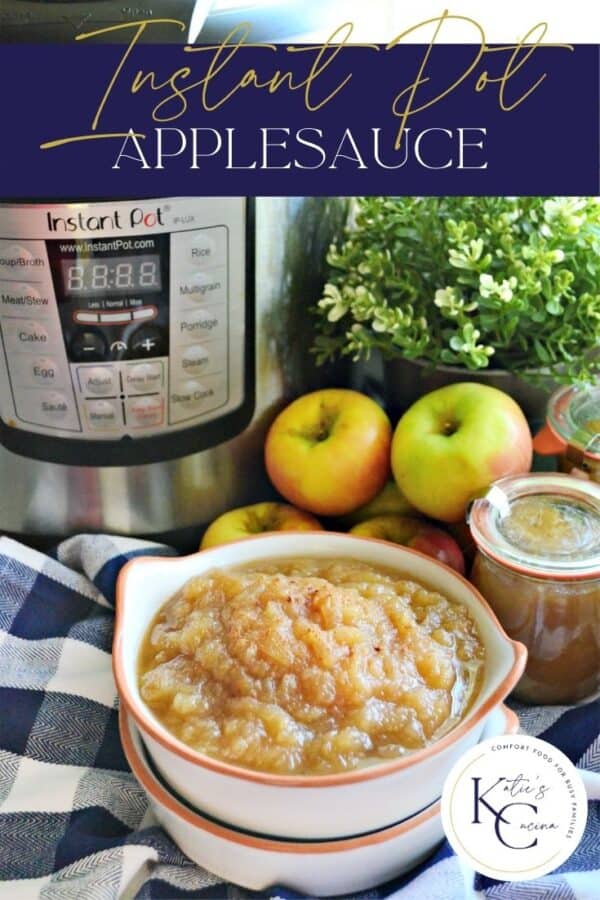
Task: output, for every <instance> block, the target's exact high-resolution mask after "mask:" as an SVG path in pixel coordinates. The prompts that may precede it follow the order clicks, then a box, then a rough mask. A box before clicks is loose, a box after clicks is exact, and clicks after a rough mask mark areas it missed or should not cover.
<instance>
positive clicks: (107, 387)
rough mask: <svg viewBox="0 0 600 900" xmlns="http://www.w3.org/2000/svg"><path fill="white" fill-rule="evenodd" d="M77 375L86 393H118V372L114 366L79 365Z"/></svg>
mask: <svg viewBox="0 0 600 900" xmlns="http://www.w3.org/2000/svg"><path fill="white" fill-rule="evenodd" d="M77 375H78V377H79V384H80V385H81V390H82V392H83V393H84V394H96V395H98V396H106V395H108V394H116V393H117V372H116V369H115V368H114V367H113V366H79V368H78V369H77Z"/></svg>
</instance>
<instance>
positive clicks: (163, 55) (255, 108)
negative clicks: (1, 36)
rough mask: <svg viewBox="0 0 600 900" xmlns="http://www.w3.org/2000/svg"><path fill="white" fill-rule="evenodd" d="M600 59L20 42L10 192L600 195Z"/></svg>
mask: <svg viewBox="0 0 600 900" xmlns="http://www.w3.org/2000/svg"><path fill="white" fill-rule="evenodd" d="M133 33H135V29H132V34H133ZM599 59H600V55H599V48H598V47H597V46H595V45H594V46H593V45H579V46H576V47H573V48H567V47H563V46H538V47H536V48H526V47H522V48H520V49H519V48H517V49H515V48H510V47H509V48H498V47H485V46H482V47H479V46H477V45H474V44H473V45H470V44H469V45H436V46H425V45H402V44H401V45H398V46H396V47H394V48H392V49H385V48H383V47H376V46H372V47H356V46H355V47H353V46H342V47H341V48H339V49H337V50H336V49H335V48H334V47H332V46H329V47H326V48H325V49H323V48H322V49H321V50H319V49H318V48H314V47H313V48H307V47H303V48H296V49H295V50H294V51H293V52H292V51H290V49H289V48H286V47H285V46H277V47H275V46H269V47H267V46H265V47H256V46H255V47H238V48H236V47H233V46H229V47H226V48H225V49H223V48H221V49H217V48H212V49H211V48H205V47H192V48H189V47H188V48H185V47H184V46H175V45H168V46H167V45H156V46H153V45H147V44H146V45H141V44H140V45H138V44H134V43H132V44H130V45H125V44H122V45H102V46H101V45H97V44H96V45H94V44H93V43H87V44H86V42H85V41H83V42H81V43H74V44H68V45H61V46H59V45H45V46H35V47H34V46H29V45H12V46H4V47H2V48H0V83H1V84H2V85H3V86H4V87H3V103H2V128H1V131H0V135H1V139H0V198H1V199H13V198H14V199H17V198H22V199H25V198H35V197H39V198H44V199H50V198H61V197H81V198H90V197H97V198H101V197H111V198H117V197H126V196H135V197H144V196H152V195H160V194H170V195H173V194H183V195H185V194H195V195H221V194H222V195H241V194H243V195H285V194H294V195H327V194H341V195H343V194H391V195H394V194H419V195H421V194H423V195H426V194H596V193H598V192H599V159H600V156H599V145H598V131H599V109H600V97H599V71H600V69H599Z"/></svg>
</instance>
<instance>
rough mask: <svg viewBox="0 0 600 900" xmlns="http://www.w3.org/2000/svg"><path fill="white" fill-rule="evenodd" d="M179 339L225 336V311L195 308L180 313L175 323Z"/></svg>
mask: <svg viewBox="0 0 600 900" xmlns="http://www.w3.org/2000/svg"><path fill="white" fill-rule="evenodd" d="M175 328H176V336H177V338H178V339H179V340H180V341H188V340H190V341H196V340H198V339H199V338H203V339H211V340H214V339H216V338H223V337H225V313H224V311H222V310H219V309H203V308H200V309H195V310H192V311H190V312H186V313H181V315H180V317H179V321H178V322H177V323H176V325H175Z"/></svg>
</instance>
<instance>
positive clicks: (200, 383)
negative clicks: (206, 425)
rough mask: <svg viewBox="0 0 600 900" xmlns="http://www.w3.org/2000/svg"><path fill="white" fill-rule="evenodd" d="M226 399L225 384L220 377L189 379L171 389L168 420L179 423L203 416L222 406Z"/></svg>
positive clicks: (223, 379)
mask: <svg viewBox="0 0 600 900" xmlns="http://www.w3.org/2000/svg"><path fill="white" fill-rule="evenodd" d="M226 399H227V383H226V379H225V378H224V377H223V376H222V375H209V376H207V377H205V378H201V379H200V378H199V379H195V378H190V379H188V380H187V381H184V382H183V383H182V384H180V385H178V386H177V387H175V388H173V390H172V391H171V396H170V404H171V405H170V419H171V421H172V422H181V421H183V420H185V419H190V418H194V417H195V416H201V415H204V414H205V413H207V412H210V411H211V410H212V409H216V408H217V407H219V406H223V404H224V403H225V402H226Z"/></svg>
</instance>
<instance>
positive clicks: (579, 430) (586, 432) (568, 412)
mask: <svg viewBox="0 0 600 900" xmlns="http://www.w3.org/2000/svg"><path fill="white" fill-rule="evenodd" d="M548 425H549V426H550V428H551V430H552V431H553V432H554V434H555V435H556V437H558V438H559V439H560V440H562V441H564V442H565V444H568V445H570V446H571V447H575V448H576V449H577V450H579V451H580V452H581V453H582V454H583V456H584V457H586V458H588V459H597V460H600V384H597V385H589V384H586V385H579V386H574V387H565V388H561V389H560V390H559V391H557V392H556V393H555V394H553V395H552V397H551V398H550V402H549V404H548Z"/></svg>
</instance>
